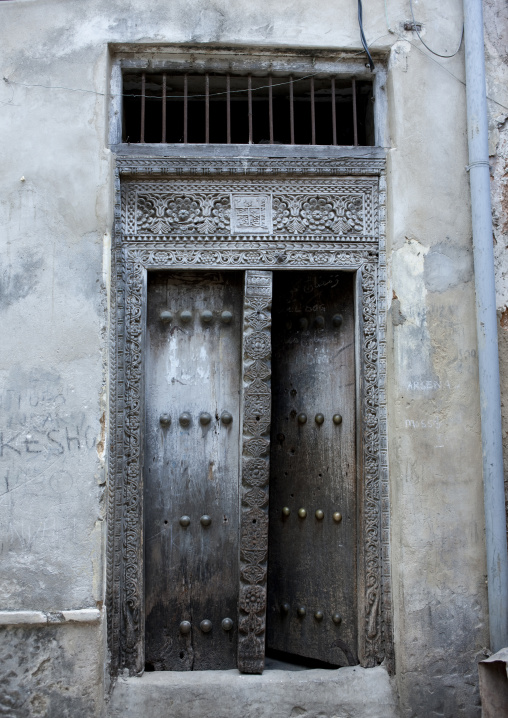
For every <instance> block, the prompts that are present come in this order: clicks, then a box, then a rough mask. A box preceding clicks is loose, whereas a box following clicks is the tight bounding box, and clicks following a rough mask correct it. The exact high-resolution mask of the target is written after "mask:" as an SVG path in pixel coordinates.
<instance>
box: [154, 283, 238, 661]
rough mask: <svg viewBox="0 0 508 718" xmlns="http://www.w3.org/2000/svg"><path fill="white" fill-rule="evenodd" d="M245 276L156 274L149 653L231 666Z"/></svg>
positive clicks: (234, 643)
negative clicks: (240, 369)
mask: <svg viewBox="0 0 508 718" xmlns="http://www.w3.org/2000/svg"><path fill="white" fill-rule="evenodd" d="M242 296H243V275H241V274H240V273H235V272H224V273H219V272H201V273H193V272H172V273H170V272H168V273H154V274H153V275H149V278H148V303H147V306H148V316H147V361H146V374H145V377H146V379H145V382H146V432H145V456H144V466H145V470H144V482H145V501H144V505H145V518H144V526H145V529H144V537H145V538H144V543H145V632H146V638H145V661H146V665H147V668H151V669H152V670H205V669H219V668H233V667H235V666H236V650H237V610H238V609H237V604H238V586H239V565H238V550H239V549H238V533H239V511H238V506H239V482H238V476H239V462H240V424H241V417H240V391H241V379H240V372H239V367H240V365H241V337H242Z"/></svg>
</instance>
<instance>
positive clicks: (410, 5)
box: [388, 0, 464, 58]
mask: <svg viewBox="0 0 508 718" xmlns="http://www.w3.org/2000/svg"><path fill="white" fill-rule="evenodd" d="M409 7H410V8H411V17H412V18H413V29H414V31H415V32H416V34H417V35H418V39H419V40H420V42H421V43H422V45H424V46H425V47H426V48H427V50H428V51H429V52H431V53H432V54H433V55H436V56H437V57H445V58H446V57H455V55H456V54H457V53H458V52H459V50H460V48H461V47H462V41H463V40H464V23H462V32H461V33H460V41H459V46H458V48H457V49H456V50H455V52H453V53H452V54H451V55H442V54H441V53H440V52H434V50H433V49H432V48H431V47H429V46H428V45H427V43H426V42H424V41H423V39H422V36H421V35H420V31H419V30H418V25H417V24H416V20H415V14H414V12H413V0H409ZM388 29H390V28H388Z"/></svg>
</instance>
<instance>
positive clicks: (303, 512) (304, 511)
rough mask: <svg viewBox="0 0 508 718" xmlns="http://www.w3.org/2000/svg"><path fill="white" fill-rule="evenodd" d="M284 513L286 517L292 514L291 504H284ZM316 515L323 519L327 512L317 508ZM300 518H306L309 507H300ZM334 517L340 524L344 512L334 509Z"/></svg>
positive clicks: (320, 519) (319, 519) (317, 517)
mask: <svg viewBox="0 0 508 718" xmlns="http://www.w3.org/2000/svg"><path fill="white" fill-rule="evenodd" d="M282 515H283V517H284V518H286V519H287V518H288V517H289V516H290V515H291V509H290V508H289V506H284V508H283V509H282ZM314 516H315V517H316V519H317V520H318V521H322V520H323V519H324V517H325V512H324V511H323V510H322V509H317V511H316V513H315V514H314ZM298 518H300V519H306V518H307V509H304V508H303V507H302V508H300V509H298ZM332 518H333V520H334V521H335V523H336V524H339V523H340V522H341V521H342V514H341V513H340V512H339V511H334V512H333V514H332Z"/></svg>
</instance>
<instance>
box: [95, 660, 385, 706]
mask: <svg viewBox="0 0 508 718" xmlns="http://www.w3.org/2000/svg"><path fill="white" fill-rule="evenodd" d="M161 715H171V718H203V716H213V718H296V717H297V716H298V717H299V718H318V716H319V718H396V716H397V715H398V714H397V709H396V700H395V697H394V694H393V687H392V685H391V682H390V679H389V677H388V674H387V672H386V671H385V670H384V668H381V667H380V668H368V669H365V668H359V667H355V668H340V669H339V670H336V671H327V670H323V669H313V670H307V671H296V672H288V671H279V670H273V671H266V672H265V673H264V674H263V675H262V676H247V675H241V674H240V673H238V671H202V672H195V673H177V672H166V673H163V672H154V673H145V675H144V676H143V677H142V678H127V679H125V678H120V679H119V680H118V683H117V685H116V687H115V690H114V692H113V697H112V700H111V703H110V705H109V710H108V718H139V716H145V718H152V716H153V717H155V716H161Z"/></svg>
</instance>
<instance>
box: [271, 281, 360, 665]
mask: <svg viewBox="0 0 508 718" xmlns="http://www.w3.org/2000/svg"><path fill="white" fill-rule="evenodd" d="M352 279H353V277H352V275H351V274H346V273H337V272H308V273H307V272H279V273H275V275H274V294H273V318H272V321H273V329H272V428H271V454H270V463H271V466H270V523H269V542H268V547H269V549H268V550H269V554H268V606H267V646H268V648H271V649H276V650H277V651H282V652H284V653H287V654H292V655H296V656H302V657H307V658H312V659H317V660H319V661H325V662H327V663H330V664H334V665H338V666H341V665H348V664H349V665H351V664H355V663H357V662H358V661H357V658H356V645H357V619H356V603H357V598H356V592H357V588H356V554H357V540H356V520H357V518H356V510H357V509H356V468H355V369H354V367H355V350H354V313H353V281H352Z"/></svg>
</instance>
